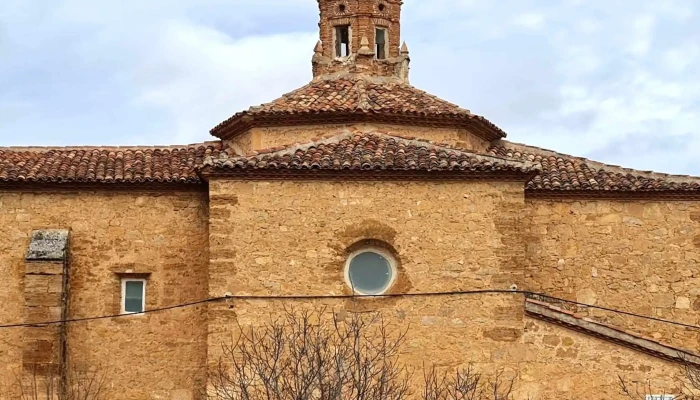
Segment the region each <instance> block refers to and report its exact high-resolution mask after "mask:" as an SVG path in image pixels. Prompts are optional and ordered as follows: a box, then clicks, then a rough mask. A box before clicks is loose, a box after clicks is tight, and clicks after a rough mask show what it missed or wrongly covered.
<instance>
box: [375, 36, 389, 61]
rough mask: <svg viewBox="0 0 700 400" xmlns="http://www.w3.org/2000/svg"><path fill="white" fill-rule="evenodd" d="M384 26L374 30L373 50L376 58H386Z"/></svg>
mask: <svg viewBox="0 0 700 400" xmlns="http://www.w3.org/2000/svg"><path fill="white" fill-rule="evenodd" d="M386 37H387V31H386V28H376V29H375V30H374V39H375V40H374V42H375V49H374V50H375V52H374V54H376V56H377V59H378V60H384V59H386Z"/></svg>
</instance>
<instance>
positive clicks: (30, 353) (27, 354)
mask: <svg viewBox="0 0 700 400" xmlns="http://www.w3.org/2000/svg"><path fill="white" fill-rule="evenodd" d="M69 236H70V235H69V231H68V230H41V231H34V232H32V238H31V241H30V243H29V250H28V251H27V257H26V263H25V275H24V299H25V300H24V318H25V323H26V324H36V325H31V326H28V327H26V328H24V329H25V331H24V343H23V344H24V347H23V348H24V352H23V355H22V361H23V365H24V371H25V374H30V375H32V376H34V377H36V376H37V375H38V376H40V377H41V378H42V381H43V382H44V383H48V380H47V379H44V378H48V379H56V380H58V382H51V384H53V385H56V386H55V387H57V388H58V392H59V393H58V394H59V398H65V396H64V395H65V389H66V365H67V362H68V360H67V352H68V341H67V326H66V323H65V322H57V323H53V324H47V325H42V324H41V323H43V322H47V321H65V320H66V319H67V317H68V305H69V290H70V288H69V262H68V261H69V257H68V241H69Z"/></svg>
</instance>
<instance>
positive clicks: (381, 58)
mask: <svg viewBox="0 0 700 400" xmlns="http://www.w3.org/2000/svg"><path fill="white" fill-rule="evenodd" d="M402 4H403V2H402V1H401V0H318V5H319V9H320V11H321V20H320V22H319V24H318V25H319V33H320V38H319V39H320V40H319V42H318V43H317V44H316V48H315V49H314V58H313V72H314V79H317V78H320V77H324V76H328V75H338V74H343V73H353V74H363V75H370V76H380V77H382V76H383V77H392V78H396V79H399V80H403V81H407V80H408V63H409V57H408V47H407V46H406V44H405V43H404V44H403V45H401V6H402Z"/></svg>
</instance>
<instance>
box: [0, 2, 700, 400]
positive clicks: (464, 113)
mask: <svg viewBox="0 0 700 400" xmlns="http://www.w3.org/2000/svg"><path fill="white" fill-rule="evenodd" d="M319 6H320V11H321V13H320V24H319V27H320V39H321V40H320V41H319V43H318V44H317V46H316V48H315V54H314V57H313V61H312V67H313V75H314V77H313V80H312V81H311V82H310V83H308V84H307V85H305V86H303V87H301V88H300V89H297V90H295V91H293V92H291V93H288V94H285V95H284V96H282V97H281V98H279V99H277V100H275V101H273V102H271V103H267V104H264V105H261V106H259V107H252V108H250V109H249V110H247V111H243V112H240V113H237V114H235V115H233V116H232V117H231V118H229V119H228V120H226V121H224V122H222V123H221V124H219V125H218V126H216V127H215V128H214V129H212V131H211V133H212V135H213V136H214V137H215V138H216V140H215V141H211V142H206V143H200V144H195V145H189V146H172V147H118V148H117V147H114V148H112V147H90V148H87V147H80V148H77V147H76V148H0V225H1V226H2V227H3V229H2V230H1V231H0V284H1V287H2V289H1V290H0V325H2V326H3V327H2V328H0V382H3V381H8V380H12V379H13V378H14V377H16V376H17V374H19V375H21V374H22V373H23V372H22V371H28V370H30V369H32V368H35V367H36V366H40V367H46V366H47V365H52V364H56V363H65V364H68V365H70V366H71V367H72V368H76V369H83V370H90V369H91V368H93V369H94V368H97V366H105V365H109V368H110V383H109V390H110V393H111V394H110V396H111V397H110V398H114V399H173V400H190V399H198V398H200V397H199V391H200V390H201V388H202V387H203V386H204V385H205V384H206V381H207V366H208V365H213V364H215V363H216V361H217V359H218V357H219V355H220V352H221V350H220V349H221V347H220V346H221V343H222V341H225V340H226V339H227V338H228V337H230V335H231V331H232V329H233V327H236V326H239V325H240V326H255V325H258V324H261V323H263V322H264V320H265V319H266V317H267V316H268V315H269V314H270V313H271V312H274V311H275V310H278V309H279V308H280V307H281V305H280V303H279V302H278V301H275V300H255V301H252V300H250V301H245V300H240V301H238V300H236V301H233V302H228V301H220V302H211V303H199V304H192V305H189V306H187V307H177V308H173V309H170V310H164V311H161V312H154V313H140V312H138V311H141V310H152V309H159V308H167V307H170V306H174V305H182V304H189V303H196V302H199V301H201V300H204V299H207V298H218V297H222V296H226V295H230V294H233V295H253V296H255V295H260V296H291V295H311V296H330V295H333V296H337V295H352V294H353V288H352V287H351V285H349V284H348V281H349V280H350V281H352V279H353V274H356V275H355V276H356V278H357V279H358V287H357V288H354V289H355V291H356V292H357V291H364V292H365V294H378V295H381V294H403V293H430V292H452V291H460V292H461V291H475V290H494V291H508V290H512V289H515V288H517V291H514V292H513V293H503V292H501V293H496V292H493V293H483V294H477V295H469V296H466V295H453V296H424V297H400V296H398V297H372V298H368V299H360V300H359V301H361V302H363V303H362V304H363V307H364V308H365V309H371V310H376V311H379V312H381V313H382V314H383V315H385V316H387V317H388V318H389V319H390V320H391V321H392V322H393V323H395V324H397V325H400V326H410V327H411V328H410V330H409V331H408V336H407V340H406V345H405V348H404V349H403V350H402V360H404V361H405V363H406V364H407V365H409V366H413V367H420V366H421V364H422V363H423V362H424V360H425V358H426V356H428V357H429V358H430V359H431V360H432V361H434V362H436V363H438V364H439V365H442V366H447V367H457V366H460V365H467V364H471V365H474V366H475V367H476V368H478V369H479V370H482V371H494V370H496V369H498V368H505V369H507V370H508V371H511V372H512V373H513V374H514V375H515V376H516V389H515V398H516V399H525V398H528V396H529V397H530V398H533V399H591V398H596V399H598V398H600V399H602V398H621V396H620V394H619V390H618V376H624V377H625V379H628V380H630V381H631V382H647V381H649V382H651V383H652V384H653V385H654V387H658V388H660V389H659V390H666V391H667V392H670V393H675V392H678V391H679V390H680V385H681V383H680V382H679V379H680V378H681V376H680V369H679V366H680V363H679V362H680V360H681V357H685V358H687V359H689V360H691V362H694V363H695V362H700V359H697V358H695V356H694V355H693V354H694V352H695V351H697V350H698V349H699V348H700V335H699V333H700V330H697V329H692V328H690V327H683V326H679V325H673V324H669V323H665V322H661V321H658V320H649V319H644V318H639V317H636V316H634V315H631V314H639V315H643V316H651V317H655V318H657V319H664V320H672V321H677V322H681V323H685V324H688V325H697V324H698V322H699V317H700V178H694V177H685V176H673V175H666V174H660V173H654V172H647V171H636V170H631V169H625V168H621V167H617V166H611V165H605V164H602V163H598V162H595V161H591V160H587V159H584V158H578V157H573V156H569V155H564V154H560V153H557V152H554V151H550V150H544V149H540V148H535V147H531V146H527V145H523V144H516V143H513V142H510V141H506V140H505V136H506V134H505V132H503V131H502V130H501V129H499V128H498V127H497V126H496V125H495V124H494V123H492V122H490V121H488V120H487V119H486V118H484V117H481V116H478V115H475V114H472V113H471V112H470V111H468V110H466V109H463V108H460V107H458V106H456V105H454V104H451V103H449V102H447V101H444V100H441V99H439V98H437V97H435V96H433V95H430V94H428V93H426V92H424V91H421V90H419V89H417V88H415V87H413V86H411V85H410V83H409V62H410V55H409V50H408V48H407V46H406V45H405V44H402V43H401V42H400V11H401V7H402V3H401V1H399V0H319ZM363 252H366V253H367V254H370V255H374V256H375V257H378V258H376V260H380V261H383V262H385V263H384V264H381V263H380V264H381V266H382V268H384V267H385V268H386V273H385V274H384V275H381V278H382V279H384V278H386V281H381V282H373V281H372V279H374V278H376V276H375V275H373V272H372V271H369V272H368V271H360V272H355V271H359V270H355V271H354V270H353V269H352V268H354V267H353V265H355V264H353V262H355V261H354V260H355V258H354V257H357V256H358V254H364V253H363ZM357 260H358V261H357V262H358V263H359V262H360V261H359V260H360V258H357ZM376 260H375V261H376ZM356 265H359V264H356ZM372 265H378V264H376V263H375V264H372ZM387 277H388V278H387ZM377 279H379V278H377ZM360 283H361V284H360ZM521 291H531V292H537V293H544V294H547V295H550V296H552V297H557V298H561V299H565V300H570V301H575V302H578V303H581V304H589V305H593V306H599V307H601V308H592V307H585V306H582V305H576V304H574V303H567V302H561V301H556V300H553V299H550V298H542V297H533V296H528V295H526V294H523V293H522V292H521ZM297 302H298V303H303V302H304V301H302V300H299V301H297ZM322 303H323V304H325V305H326V306H327V307H329V308H330V309H332V310H336V311H337V310H348V309H351V308H352V305H351V304H349V303H348V302H347V301H346V300H342V299H339V300H323V301H322ZM232 305H233V306H232ZM606 309H616V310H624V311H626V312H629V313H630V314H620V313H617V312H614V311H609V310H606ZM350 311H352V310H350ZM130 312H133V314H130V315H128V316H125V317H119V318H105V319H90V318H92V317H95V316H106V315H114V314H122V313H130ZM83 318H88V320H85V321H80V319H83ZM63 319H72V320H78V321H75V322H71V323H58V324H53V325H42V324H37V323H39V322H46V321H60V320H63ZM39 370H41V369H39ZM674 391H675V392H674ZM3 396H7V398H12V397H11V394H8V393H0V398H4V397H3Z"/></svg>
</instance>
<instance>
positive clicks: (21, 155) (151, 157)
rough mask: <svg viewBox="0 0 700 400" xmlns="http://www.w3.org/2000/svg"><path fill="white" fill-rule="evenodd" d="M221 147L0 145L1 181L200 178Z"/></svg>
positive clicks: (193, 180)
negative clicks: (207, 161) (201, 167)
mask: <svg viewBox="0 0 700 400" xmlns="http://www.w3.org/2000/svg"><path fill="white" fill-rule="evenodd" d="M220 147H221V145H220V143H204V144H200V145H191V146H180V147H177V146H172V147H124V148H121V147H92V148H91V147H80V148H77V147H76V148H0V183H12V182H42V183H43V182H47V183H48V182H54V183H177V182H179V183H199V182H200V178H199V177H198V176H197V173H196V169H197V168H198V166H199V165H201V164H202V162H203V160H204V158H205V157H207V156H218V154H219V153H220V152H221V150H220Z"/></svg>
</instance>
